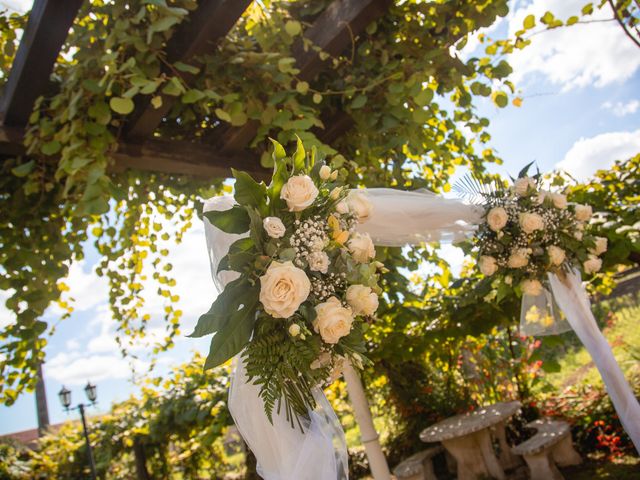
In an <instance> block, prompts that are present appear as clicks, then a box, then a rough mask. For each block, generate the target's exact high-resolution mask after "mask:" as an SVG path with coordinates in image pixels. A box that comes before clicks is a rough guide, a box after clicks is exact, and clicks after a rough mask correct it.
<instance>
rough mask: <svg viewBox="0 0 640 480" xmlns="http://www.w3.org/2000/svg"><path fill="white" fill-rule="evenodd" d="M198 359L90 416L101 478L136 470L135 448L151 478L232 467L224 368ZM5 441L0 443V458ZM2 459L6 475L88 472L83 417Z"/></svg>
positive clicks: (214, 474)
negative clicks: (227, 456) (227, 459)
mask: <svg viewBox="0 0 640 480" xmlns="http://www.w3.org/2000/svg"><path fill="white" fill-rule="evenodd" d="M202 363H203V359H202V358H201V357H199V356H198V355H196V357H195V358H194V359H193V361H192V362H190V363H188V364H185V365H181V366H179V367H177V368H176V369H175V370H173V372H171V373H170V374H169V375H165V376H163V377H157V378H153V379H149V380H147V382H146V385H143V386H142V389H141V393H140V394H139V395H138V396H132V397H131V398H129V399H128V400H126V401H124V402H121V403H118V404H115V405H114V406H113V407H112V408H111V410H110V412H108V413H107V414H105V415H102V416H99V417H89V429H90V439H91V444H92V446H93V452H94V456H95V459H96V465H97V471H98V477H99V478H101V479H105V480H110V479H113V480H116V479H122V478H137V477H138V474H137V471H136V456H140V455H144V457H146V468H147V470H148V473H149V474H150V477H151V478H176V477H177V476H179V477H181V478H202V477H206V478H221V477H222V476H223V474H224V473H225V472H226V471H227V470H228V469H229V466H227V465H225V464H224V454H223V445H222V440H223V436H224V435H225V433H226V431H227V427H228V425H230V424H231V417H230V416H229V412H228V410H227V406H226V401H227V388H228V383H229V371H228V369H226V368H221V369H217V370H210V371H206V372H205V371H203V370H202ZM6 448H7V447H4V446H2V444H0V458H2V456H3V453H2V449H6ZM136 452H137V453H136ZM140 458H143V457H142V456H140ZM0 465H2V466H3V467H2V468H7V467H6V466H8V468H9V469H10V471H12V472H14V477H9V478H16V479H26V478H29V479H48V478H61V479H62V478H88V476H89V471H88V466H87V461H86V450H85V445H84V437H83V434H82V425H81V424H80V422H72V423H67V424H65V425H64V426H63V427H62V428H61V429H60V430H58V431H56V432H53V433H50V434H48V435H47V436H45V437H44V438H42V439H41V440H40V441H39V445H38V448H36V449H35V450H33V451H31V450H27V451H24V452H22V453H21V454H20V456H17V455H16V456H15V457H14V458H7V459H6V460H3V461H0ZM0 472H1V470H0Z"/></svg>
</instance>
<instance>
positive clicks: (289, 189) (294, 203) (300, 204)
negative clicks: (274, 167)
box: [280, 175, 318, 212]
mask: <svg viewBox="0 0 640 480" xmlns="http://www.w3.org/2000/svg"><path fill="white" fill-rule="evenodd" d="M317 196H318V189H317V188H316V186H315V184H314V183H313V180H311V178H309V176H307V175H296V176H294V177H291V178H290V179H289V180H287V183H285V184H284V186H283V187H282V190H281V191H280V198H282V199H283V200H284V201H285V202H287V206H288V207H289V211H290V212H301V211H302V210H304V209H305V208H307V207H309V206H310V205H311V204H312V203H313V201H314V200H315V199H316V197H317Z"/></svg>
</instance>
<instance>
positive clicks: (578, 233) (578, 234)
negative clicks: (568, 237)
mask: <svg viewBox="0 0 640 480" xmlns="http://www.w3.org/2000/svg"><path fill="white" fill-rule="evenodd" d="M573 238H575V239H576V240H578V241H582V231H580V230H576V231H575V232H574V233H573Z"/></svg>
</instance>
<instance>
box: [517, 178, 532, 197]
mask: <svg viewBox="0 0 640 480" xmlns="http://www.w3.org/2000/svg"><path fill="white" fill-rule="evenodd" d="M535 188H536V182H535V180H534V179H533V178H531V177H522V178H518V179H517V180H516V181H515V183H514V184H513V189H514V190H515V192H516V194H518V195H519V196H521V197H524V196H525V195H526V194H527V193H529V191H530V190H535Z"/></svg>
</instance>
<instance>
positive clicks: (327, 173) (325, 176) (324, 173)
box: [319, 165, 331, 181]
mask: <svg viewBox="0 0 640 480" xmlns="http://www.w3.org/2000/svg"><path fill="white" fill-rule="evenodd" d="M319 173H320V178H321V179H322V180H325V181H326V180H329V177H331V167H328V166H327V165H323V166H321V167H320V172H319Z"/></svg>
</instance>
